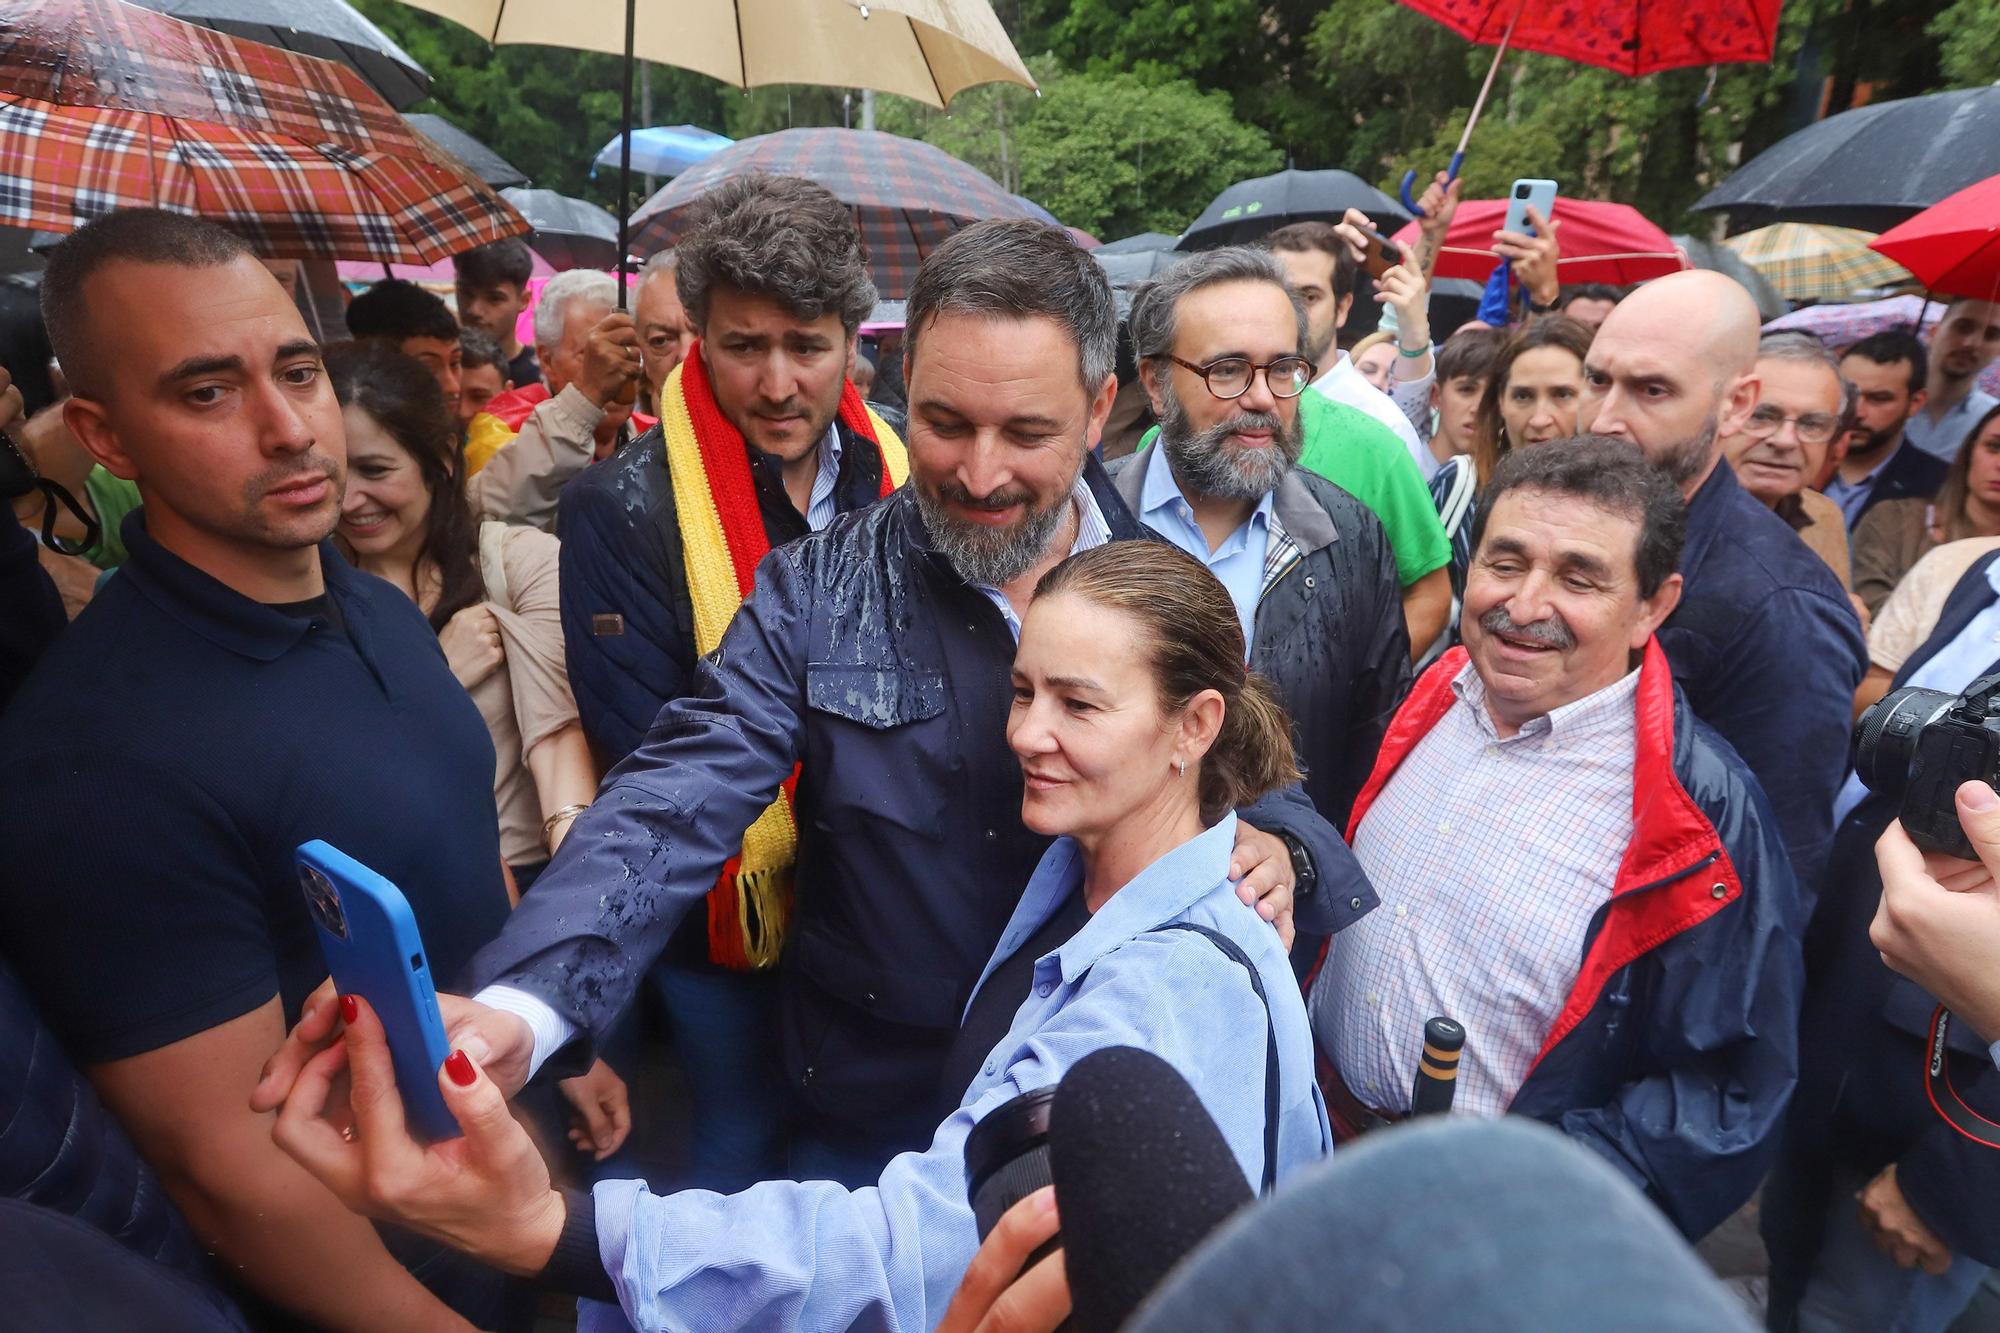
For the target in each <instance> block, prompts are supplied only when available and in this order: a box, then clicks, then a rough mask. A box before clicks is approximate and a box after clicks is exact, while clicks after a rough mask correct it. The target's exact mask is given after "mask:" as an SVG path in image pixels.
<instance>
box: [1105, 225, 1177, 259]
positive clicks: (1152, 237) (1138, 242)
mask: <svg viewBox="0 0 2000 1333" xmlns="http://www.w3.org/2000/svg"><path fill="white" fill-rule="evenodd" d="M1179 240H1180V237H1178V236H1169V235H1167V234H1166V233H1165V232H1163V231H1142V232H1140V233H1139V234H1138V235H1137V236H1123V237H1120V238H1119V239H1118V240H1115V241H1106V242H1105V243H1104V244H1103V245H1100V246H1098V247H1097V248H1098V251H1099V253H1101V254H1107V255H1138V254H1144V253H1145V252H1146V251H1148V250H1171V249H1173V248H1174V245H1175V243H1176V242H1178V241H1179Z"/></svg>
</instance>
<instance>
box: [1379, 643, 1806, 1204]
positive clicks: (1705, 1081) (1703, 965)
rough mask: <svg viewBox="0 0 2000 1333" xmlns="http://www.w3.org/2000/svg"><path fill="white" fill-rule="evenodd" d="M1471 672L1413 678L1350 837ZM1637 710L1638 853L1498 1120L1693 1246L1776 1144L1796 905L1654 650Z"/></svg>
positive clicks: (1788, 1082)
mask: <svg viewBox="0 0 2000 1333" xmlns="http://www.w3.org/2000/svg"><path fill="white" fill-rule="evenodd" d="M1465 663H1466V652H1465V649H1464V648H1454V649H1452V650H1451V651H1450V652H1448V653H1446V654H1445V655H1444V656H1443V657H1442V658H1441V659H1439V661H1438V662H1437V664H1436V665H1434V666H1433V667H1431V668H1430V670H1428V671H1426V672H1425V673H1424V675H1423V677H1422V678H1421V679H1419V680H1418V681H1417V687H1416V689H1415V691H1413V692H1412V693H1411V695H1410V698H1409V701H1408V702H1407V703H1405V704H1404V705H1403V708H1402V711H1401V712H1399V713H1397V714H1396V720H1395V721H1394V722H1393V723H1391V724H1390V727H1389V734H1388V736H1387V737H1386V738H1384V740H1383V742H1382V756H1381V759H1380V760H1379V761H1378V762H1377V763H1376V766H1375V773H1374V776H1372V777H1371V778H1370V779H1369V780H1368V785H1367V786H1366V787H1365V788H1363V789H1362V792H1361V798H1360V800H1358V801H1357V802H1356V803H1355V807H1354V821H1353V824H1352V825H1350V826H1349V836H1350V837H1351V836H1352V830H1353V829H1354V828H1358V827H1359V826H1360V824H1361V820H1362V819H1363V818H1364V817H1365V816H1366V815H1367V813H1368V807H1369V806H1370V805H1371V804H1373V802H1374V800H1375V797H1376V795H1377V794H1378V793H1380V791H1381V790H1382V787H1383V785H1384V784H1385V783H1386V782H1387V781H1388V779H1389V776H1390V775H1391V774H1392V773H1394V772H1395V770H1396V767H1397V765H1399V764H1401V763H1402V761H1403V760H1404V758H1405V757H1407V756H1408V755H1409V753H1410V751H1411V750H1413V749H1415V748H1416V746H1417V744H1418V742H1419V741H1421V740H1422V739H1423V738H1424V736H1425V735H1426V734H1428V733H1429V731H1430V729H1431V728H1432V727H1433V726H1435V725H1436V723H1437V721H1438V719H1439V718H1441V717H1443V716H1444V714H1445V713H1446V711H1447V710H1449V709H1450V708H1451V706H1452V704H1453V703H1454V702H1456V700H1457V697H1458V696H1457V695H1456V693H1455V692H1454V691H1453V690H1452V688H1451V682H1452V679H1453V677H1455V676H1457V675H1458V673H1459V671H1460V670H1461V669H1462V668H1463V667H1464V666H1465ZM1635 711H1636V714H1637V725H1638V735H1637V740H1638V747H1637V753H1636V756H1635V761H1634V772H1633V775H1632V776H1633V791H1632V821H1633V828H1632V841H1631V842H1630V843H1629V844H1628V845H1627V846H1626V848H1625V857H1624V860H1623V861H1622V862H1620V864H1619V867H1618V882H1617V886H1616V887H1615V888H1614V889H1613V890H1612V896H1611V900H1610V901H1609V902H1608V903H1606V904H1605V905H1604V906H1603V907H1601V908H1599V909H1598V911H1597V913H1596V915H1595V916H1593V917H1592V918H1591V922H1590V929H1589V932H1588V934H1587V935H1586V936H1585V942H1584V950H1583V959H1582V967H1581V969H1580V970H1579V971H1578V973H1577V978H1576V984H1575V986H1574V987H1572V988H1571V990H1570V993H1569V997H1568V999H1567V1000H1566V1001H1565V1002H1564V1004H1563V1008H1562V1012H1561V1014H1560V1016H1558V1018H1557V1019H1556V1022H1555V1026H1554V1027H1553V1028H1551V1029H1550V1030H1549V1034H1548V1036H1547V1038H1546V1039H1545V1040H1544V1041H1543V1043H1542V1049H1541V1053H1540V1054H1539V1055H1537V1056H1536V1057H1535V1063H1534V1065H1533V1066H1532V1067H1531V1068H1530V1069H1529V1071H1528V1077H1527V1079H1526V1081H1525V1082H1523V1083H1522V1084H1521V1088H1520V1091H1519V1092H1517V1093H1516V1094H1515V1096H1514V1101H1513V1104H1512V1105H1511V1106H1509V1107H1508V1111H1509V1113H1510V1114H1514V1115H1525V1116H1532V1117H1533V1118H1535V1119H1537V1120H1543V1121H1546V1122H1548V1123H1549V1124H1551V1125H1554V1126H1555V1127H1556V1128H1558V1129H1560V1130H1562V1131H1563V1132H1564V1133H1566V1134H1568V1135H1569V1136H1570V1137H1571V1138H1574V1139H1576V1140H1578V1141H1579V1142H1582V1143H1584V1144H1586V1145H1588V1146H1589V1147H1591V1148H1594V1149H1596V1150H1597V1151H1598V1152H1599V1153H1601V1154H1603V1156H1604V1157H1606V1158H1607V1159H1609V1161H1610V1162H1611V1164H1612V1165H1613V1166H1614V1167H1616V1168H1617V1169H1618V1170H1619V1172H1620V1173H1621V1174H1622V1175H1624V1176H1625V1177H1626V1179H1628V1180H1630V1181H1631V1182H1632V1183H1633V1184H1634V1185H1636V1186H1638V1187H1639V1188H1640V1189H1641V1190H1643V1191H1645V1193H1646V1195H1647V1197H1649V1198H1651V1199H1652V1200H1653V1201H1654V1202H1655V1203H1656V1204H1658V1205H1659V1206H1660V1208H1661V1210H1662V1211H1664V1212H1665V1213H1666V1215H1667V1217H1668V1219H1669V1220H1671V1221H1672V1222H1673V1223H1674V1225H1675V1226H1677V1227H1679V1228H1680V1229H1681V1231H1682V1233H1683V1234H1685V1235H1687V1236H1688V1237H1690V1238H1698V1237H1700V1236H1702V1235H1704V1234H1706V1233H1707V1232H1708V1231H1710V1230H1712V1229H1713V1228H1714V1227H1715V1225H1716V1224H1717V1223H1719V1222H1721V1221H1722V1220H1723V1219H1724V1218H1726V1217H1728V1216H1729V1215H1730V1214H1731V1213H1733V1212H1735V1211H1736V1209H1738V1208H1739V1207H1741V1206H1742V1205H1743V1204H1744V1203H1745V1202H1746V1201H1748V1200H1749V1198H1750V1196H1751V1195H1752V1194H1753V1193H1754V1192H1755V1191H1756V1189H1757V1185H1758V1182H1760V1181H1761V1180H1763V1178H1764V1172H1765V1169H1766V1167H1768V1166H1769V1165H1770V1162H1771V1158H1772V1156H1773V1153H1774V1151H1775V1148H1776V1139H1777V1130H1778V1127H1779V1125H1780V1124H1781V1123H1782V1121H1783V1118H1784V1113H1785V1107H1786V1104H1787V1102H1788V1100H1789V1099H1790V1097H1791V1094H1792V1087H1793V1084H1794V1083H1795V1081H1796V1079H1797V1075H1798V1043H1797V1034H1798V1013H1799V997H1800V991H1801V990H1802V989H1803V986H1804V978H1803V971H1804V969H1803V967H1802V965H1801V962H1800V943H1799V937H1800V934H1801V932H1802V930H1803V927H1804V922H1805V910H1804V908H1803V906H1802V904H1801V901H1800V896H1799V889H1798V883H1797V881H1796V880H1795V879H1794V878H1793V876H1792V867H1791V863H1790V862H1789V861H1788V860H1787V859H1786V857H1785V852H1784V848H1783V847H1782V846H1781V845H1780V843H1779V841H1778V833H1777V827H1776V823H1775V821H1774V819H1773V818H1772V815H1771V810H1770V806H1769V805H1768V804H1766V802H1765V801H1764V798H1763V793H1762V792H1760V791H1759V790H1758V789H1757V784H1756V783H1755V782H1754V781H1752V780H1751V778H1750V774H1749V771H1748V770H1747V769H1746V768H1745V767H1744V764H1743V761H1742V760H1740V759H1738V758H1737V757H1736V753H1735V752H1734V751H1733V750H1731V749H1730V748H1729V746H1728V745H1727V744H1726V743H1724V742H1723V741H1722V740H1721V739H1720V738H1719V737H1718V736H1717V735H1716V734H1715V733H1714V732H1713V731H1712V730H1710V729H1709V728H1708V727H1707V726H1706V725H1705V724H1704V723H1702V722H1699V721H1697V720H1696V718H1695V716H1694V714H1693V712H1692V711H1690V710H1689V708H1688V705H1687V700H1686V699H1685V698H1684V697H1683V696H1682V694H1681V692H1680V690H1679V688H1678V687H1677V686H1675V684H1674V682H1673V680H1672V678H1671V677H1670V676H1669V674H1668V668H1667V659H1666V656H1665V654H1664V653H1663V652H1662V651H1661V649H1660V644H1659V640H1658V639H1654V640H1653V641H1652V642H1651V643H1648V644H1647V645H1646V651H1645V658H1644V661H1643V662H1642V664H1641V666H1640V668H1639V689H1638V693H1637V698H1636V703H1635ZM1559 835H1560V831H1557V836H1559ZM1494 888H1495V891H1496V892H1503V891H1504V889H1505V886H1504V885H1495V886H1494Z"/></svg>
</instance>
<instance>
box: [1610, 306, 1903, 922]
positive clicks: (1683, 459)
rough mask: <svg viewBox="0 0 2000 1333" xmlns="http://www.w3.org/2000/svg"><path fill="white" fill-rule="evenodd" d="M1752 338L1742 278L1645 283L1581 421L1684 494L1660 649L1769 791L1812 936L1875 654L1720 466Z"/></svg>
mask: <svg viewBox="0 0 2000 1333" xmlns="http://www.w3.org/2000/svg"><path fill="white" fill-rule="evenodd" d="M1757 337H1758V321H1757V307H1756V304H1755V303H1754V302H1752V301H1751V299H1750V294H1749V293H1748V292H1747V291H1745V290H1744V289H1743V287H1742V286H1741V285H1739V284H1738V283H1737V282H1735V281H1734V280H1733V279H1730V278H1727V277H1724V276H1723V275H1721V274H1719V273H1710V272H1704V271H1689V272H1684V273H1676V274H1674V275H1672V276H1671V277H1666V278H1661V279H1660V280H1659V281H1657V282H1651V283H1648V284H1647V285H1645V286H1644V287H1641V288H1640V289H1639V290H1638V291H1636V292H1634V293H1633V294H1632V295H1630V296H1628V297H1626V298H1625V299H1624V300H1623V301H1621V302H1620V303H1619V304H1618V307H1617V308H1616V309H1615V310H1613V311H1612V312H1611V314H1610V316H1609V317H1607V318H1606V319H1605V321H1604V326H1603V327H1602V328H1600V329H1599V330H1598V331H1597V338H1596V340H1595V341H1593V342H1592V343H1591V346H1590V355H1589V356H1588V357H1587V358H1586V360H1585V363H1584V401H1583V407H1582V411H1581V412H1580V413H1579V414H1578V417H1577V425H1578V428H1579V429H1581V430H1586V431H1595V432H1596V433H1597V434H1600V435H1615V436H1622V437H1624V438H1626V439H1629V440H1632V441H1633V442H1634V443H1636V444H1637V445H1638V446H1639V447H1640V448H1641V449H1643V450H1644V451H1645V453H1646V456H1647V457H1648V458H1650V459H1652V460H1653V464H1654V466H1655V467H1658V468H1659V469H1660V470H1661V471H1663V472H1665V473H1666V474H1667V476H1668V477H1669V478H1671V479H1672V480H1673V482H1674V483H1675V484H1676V485H1677V486H1679V487H1680V489H1681V494H1683V495H1685V496H1686V497H1687V500H1688V532H1687V546H1686V548H1685V550H1684V552H1683V554H1682V556H1681V575H1682V577H1683V579H1684V581H1685V585H1686V586H1685V590H1684V591H1683V592H1682V594H1681V602H1680V606H1679V607H1678V608H1676V610H1675V611H1674V614H1673V615H1672V616H1671V617H1670V618H1669V619H1668V620H1667V622H1666V624H1665V625H1663V626H1662V627H1661V629H1660V645H1661V647H1663V648H1665V649H1666V653H1667V660H1668V661H1669V662H1671V663H1672V664H1673V669H1674V679H1675V680H1676V681H1677V682H1678V683H1679V684H1680V687H1681V688H1682V690H1684V691H1685V692H1686V693H1687V697H1688V702H1689V703H1690V704H1692V705H1693V706H1694V711H1695V715H1696V716H1697V717H1699V718H1701V720H1702V721H1704V722H1706V723H1708V724H1709V725H1710V726H1711V727H1714V728H1715V729H1716V730H1717V731H1719V732H1721V733H1722V736H1723V739H1725V740H1727V741H1728V742H1729V743H1730V744H1731V745H1732V746H1734V747H1735V749H1736V753H1737V754H1739V755H1741V756H1742V758H1743V761H1744V762H1745V763H1746V764H1748V765H1749V766H1750V771H1751V772H1752V773H1754V774H1756V776H1757V780H1758V782H1760V783H1761V784H1762V785H1763V788H1764V795H1765V796H1766V797H1767V798H1768V799H1769V800H1770V803H1771V808H1772V810H1773V812H1774V813H1775V814H1776V815H1777V817H1778V824H1779V828H1780V831H1781V832H1782V833H1783V835H1784V840H1785V847H1786V850H1787V851H1789V852H1790V853H1791V857H1792V866H1793V868H1794V869H1795V870H1796V871H1797V872H1798V881H1799V886H1800V890H1801V892H1802V894H1803V896H1804V899H1805V901H1804V902H1802V903H1801V904H1800V906H1799V911H1798V913H1797V914H1796V917H1795V919H1796V920H1797V922H1798V924H1799V926H1800V928H1801V929H1803V926H1804V921H1805V914H1806V912H1807V911H1808V910H1809V909H1810V906H1811V901H1812V898H1813V895H1814V894H1815V893H1816V892H1817V891H1818V886H1819V878H1820V873H1821V871H1822V869H1823V868H1824V866H1825V863H1826V855H1827V846H1828V843H1829V841H1830V839H1831V837H1832V832H1833V798H1834V794H1835V793H1836V792H1837V791H1838V790H1839V788H1840V783H1841V779H1842V778H1843V777H1844V776H1845V775H1846V770H1847V740H1848V732H1849V729H1850V727H1851V725H1852V720H1853V715H1852V713H1851V711H1850V709H1851V706H1852V701H1853V697H1854V687H1855V686H1857V685H1859V684H1860V683H1861V677H1862V674H1863V673H1864V672H1865V671H1866V670H1867V667H1868V655H1867V647H1866V643H1865V641H1864V640H1863V638H1862V633H1861V624H1860V621H1859V620H1857V619H1856V617H1855V614H1854V608H1853V607H1852V606H1851V605H1850V604H1849V603H1848V600H1847V595H1846V593H1845V592H1844V591H1842V589H1841V586H1840V582H1839V580H1837V579H1836V578H1834V576H1833V573H1832V571H1830V570H1829V569H1828V568H1827V566H1826V563H1825V562H1824V561H1822V560H1821V559H1820V558H1819V557H1818V556H1816V555H1814V554H1813V553H1812V552H1811V551H1810V550H1809V549H1807V547H1806V546H1805V544H1804V543H1802V542H1800V541H1799V539H1798V536H1797V534H1795V533H1794V532H1793V531H1792V530H1791V528H1790V527H1788V526H1786V524H1785V522H1784V520H1783V519H1781V518H1779V517H1778V516H1777V515H1776V514H1774V513H1772V512H1771V511H1770V510H1769V509H1767V508H1765V507H1764V506H1763V505H1762V504H1760V503H1758V501H1757V500H1756V498H1755V497H1753V496H1752V495H1751V494H1750V493H1749V492H1747V491H1745V490H1744V489H1743V488H1742V487H1741V486H1740V485H1738V484H1737V481H1736V474H1735V473H1734V472H1733V471H1732V470H1731V469H1729V468H1727V467H1722V466H1719V464H1720V463H1721V461H1722V446H1721V440H1722V438H1723V437H1724V436H1727V435H1735V434H1739V433H1740V432H1741V431H1742V430H1743V427H1744V424H1745V423H1746V422H1747V421H1748V420H1749V418H1750V414H1751V412H1752V411H1754V410H1755V409H1756V407H1757V396H1758V389H1759V382H1758V378H1757Z"/></svg>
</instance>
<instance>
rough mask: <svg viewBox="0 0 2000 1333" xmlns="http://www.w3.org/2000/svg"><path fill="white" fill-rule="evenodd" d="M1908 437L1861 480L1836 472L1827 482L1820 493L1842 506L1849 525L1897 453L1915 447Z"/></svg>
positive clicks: (1872, 492)
mask: <svg viewBox="0 0 2000 1333" xmlns="http://www.w3.org/2000/svg"><path fill="white" fill-rule="evenodd" d="M1914 447H1915V446H1914V445H1912V444H1911V443H1910V441H1909V439H1908V438H1907V437H1905V438H1904V439H1900V440H1898V441H1896V447H1895V448H1894V449H1891V450H1890V451H1889V452H1888V453H1886V454H1884V455H1883V456H1882V461H1881V462H1879V463H1877V464H1876V465H1875V467H1874V469H1873V470H1872V471H1871V472H1869V474H1868V475H1867V476H1865V477H1863V478H1862V479H1861V480H1860V481H1847V480H1844V479H1843V478H1842V477H1841V475H1840V474H1839V473H1838V472H1836V473H1834V474H1833V480H1831V481H1829V482H1827V484H1826V487H1825V489H1823V490H1822V491H1821V492H1820V494H1822V495H1824V496H1825V497H1826V498H1827V499H1829V500H1831V501H1833V502H1834V503H1835V504H1837V505H1839V506H1840V512H1841V514H1842V515H1843V516H1845V517H1846V519H1847V526H1848V527H1850V528H1851V527H1853V526H1854V524H1855V521H1856V520H1857V519H1859V518H1860V517H1861V511H1862V509H1864V508H1865V507H1866V506H1867V504H1868V497H1869V496H1871V495H1873V494H1874V493H1875V483H1876V482H1877V481H1879V480H1880V479H1881V476H1882V469H1883V468H1885V467H1887V466H1889V464H1890V463H1892V462H1894V461H1895V458H1896V455H1897V454H1899V453H1901V452H1902V451H1903V450H1905V449H1910V448H1914Z"/></svg>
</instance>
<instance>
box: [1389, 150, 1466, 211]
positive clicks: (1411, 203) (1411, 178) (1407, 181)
mask: <svg viewBox="0 0 2000 1333" xmlns="http://www.w3.org/2000/svg"><path fill="white" fill-rule="evenodd" d="M1464 165H1465V150H1464V149H1463V148H1461V149H1459V150H1458V151H1457V152H1456V153H1453V154H1452V155H1451V167H1450V169H1449V170H1447V171H1446V172H1445V175H1444V183H1445V184H1446V185H1449V184H1451V183H1452V182H1453V181H1455V180H1457V179H1458V169H1459V168H1460V167H1462V166H1464ZM1416 183H1417V169H1416V168H1415V167H1411V168H1410V169H1409V170H1408V171H1406V172H1404V173H1403V207H1404V208H1407V209H1409V210H1410V212H1411V213H1413V214H1415V215H1416V216H1417V217H1420V218H1427V217H1429V216H1430V214H1428V213H1426V212H1424V210H1423V209H1421V208H1418V207H1417V201H1416V198H1415V197H1414V196H1413V195H1412V194H1411V193H1410V188H1411V187H1412V186H1414V185H1415V184H1416Z"/></svg>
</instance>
